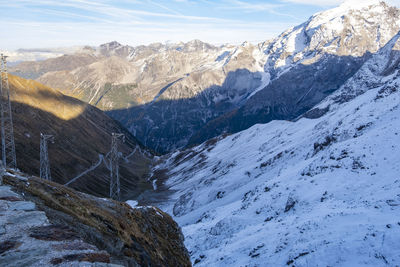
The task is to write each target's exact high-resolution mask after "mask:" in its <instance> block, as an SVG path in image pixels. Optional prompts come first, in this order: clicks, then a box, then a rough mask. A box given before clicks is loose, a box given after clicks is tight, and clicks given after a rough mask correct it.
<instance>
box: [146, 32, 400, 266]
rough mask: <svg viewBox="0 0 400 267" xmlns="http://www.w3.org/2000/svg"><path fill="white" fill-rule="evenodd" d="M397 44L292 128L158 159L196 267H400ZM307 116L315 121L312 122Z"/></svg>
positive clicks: (273, 128) (257, 130)
mask: <svg viewBox="0 0 400 267" xmlns="http://www.w3.org/2000/svg"><path fill="white" fill-rule="evenodd" d="M399 62H400V40H399V35H396V36H395V37H394V38H393V39H392V40H391V41H390V42H389V43H388V44H387V45H386V46H385V47H384V48H382V49H381V50H380V51H379V52H378V53H376V54H375V55H373V56H372V57H371V58H370V59H369V60H368V61H367V62H366V63H365V64H364V65H363V66H362V67H361V68H360V70H359V71H358V72H357V73H356V74H355V75H354V77H353V78H351V79H350V80H349V81H348V82H346V83H345V84H344V85H343V86H342V87H341V88H340V89H339V90H338V91H336V92H335V93H334V94H333V95H331V96H329V97H328V98H327V99H325V100H324V101H323V102H322V103H320V104H319V105H318V106H316V107H315V108H314V109H313V110H312V111H310V112H309V113H308V114H307V115H305V117H303V118H300V119H299V120H297V121H296V122H288V121H272V122H270V123H268V124H264V125H255V126H253V127H251V128H250V129H248V130H245V131H242V132H240V133H237V134H234V135H231V136H226V137H220V138H216V139H213V140H209V141H207V142H206V143H204V144H202V145H200V146H198V147H194V148H192V149H189V150H186V151H182V152H176V153H174V154H172V155H169V157H165V158H164V159H165V160H164V162H162V163H160V164H159V165H158V166H157V167H156V168H155V175H154V176H153V179H160V178H161V177H162V176H161V174H162V173H163V172H166V176H167V177H170V178H169V179H168V180H166V182H165V183H164V184H163V185H162V184H161V182H160V180H159V182H158V192H159V193H162V194H165V193H166V191H165V190H169V191H167V192H170V194H171V195H170V197H169V199H168V200H167V201H165V202H163V203H162V204H163V205H162V208H163V209H164V210H165V211H167V212H169V213H171V214H173V215H174V216H175V220H176V221H178V223H179V224H180V225H181V226H182V227H183V232H184V235H185V238H186V246H187V247H188V249H189V251H190V253H191V258H192V262H193V263H194V264H195V265H196V266H286V265H291V266H294V265H295V266H398V265H399V264H400V253H399V251H400V242H399V240H400V216H399V214H400V193H399V192H400V190H399V189H400V165H399V164H398V160H399V158H400V92H399V86H400V72H399V70H400V66H399ZM306 117H310V118H311V117H312V118H314V119H308V118H306Z"/></svg>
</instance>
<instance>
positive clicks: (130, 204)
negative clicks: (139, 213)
mask: <svg viewBox="0 0 400 267" xmlns="http://www.w3.org/2000/svg"><path fill="white" fill-rule="evenodd" d="M125 203H126V204H128V205H129V206H131V208H136V207H137V205H138V204H139V203H138V202H137V201H136V200H127V201H126V202H125Z"/></svg>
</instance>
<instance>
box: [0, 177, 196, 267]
mask: <svg viewBox="0 0 400 267" xmlns="http://www.w3.org/2000/svg"><path fill="white" fill-rule="evenodd" d="M3 178H4V184H5V185H6V186H1V187H0V213H1V215H2V216H0V218H1V219H0V260H1V262H2V263H7V266H21V265H30V264H36V265H37V266H39V265H40V264H41V265H42V266H43V265H46V266H47V265H58V264H61V265H60V266H67V265H66V264H72V263H74V262H75V263H79V262H92V263H96V265H93V266H111V265H108V264H109V263H113V264H119V265H122V266H191V263H190V260H189V256H188V252H187V251H186V248H185V247H184V245H183V235H182V233H181V230H180V228H179V227H178V225H177V224H176V223H175V222H174V221H173V219H172V218H171V217H170V216H169V215H168V214H166V213H164V212H162V211H161V210H159V209H157V208H155V207H137V208H131V207H130V206H129V205H127V204H125V203H121V202H116V201H113V200H110V199H102V198H96V197H93V196H91V195H87V194H84V193H80V192H77V191H75V190H73V189H71V188H68V187H64V186H61V185H59V184H57V183H54V182H49V181H45V180H42V179H39V178H35V177H29V178H28V177H26V175H24V174H22V173H7V174H6V175H5V176H4V177H3ZM10 189H12V190H13V191H15V193H14V192H12V191H10ZM98 263H101V264H98ZM36 265H34V266H36ZM68 266H69V265H68ZM85 266H86V265H85Z"/></svg>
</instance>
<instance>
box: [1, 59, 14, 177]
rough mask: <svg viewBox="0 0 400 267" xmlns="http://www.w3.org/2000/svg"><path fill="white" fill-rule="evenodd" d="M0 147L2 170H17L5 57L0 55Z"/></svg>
mask: <svg viewBox="0 0 400 267" xmlns="http://www.w3.org/2000/svg"><path fill="white" fill-rule="evenodd" d="M0 57H1V83H0V98H1V99H0V102H1V103H0V104H1V105H0V106H1V108H0V109H1V111H0V112H1V146H2V151H1V152H2V153H1V154H2V161H3V167H4V168H11V169H17V157H16V154H15V142H14V128H13V120H12V111H11V101H10V87H9V84H8V72H7V56H5V55H3V54H1V55H0Z"/></svg>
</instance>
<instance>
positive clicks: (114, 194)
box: [110, 133, 125, 201]
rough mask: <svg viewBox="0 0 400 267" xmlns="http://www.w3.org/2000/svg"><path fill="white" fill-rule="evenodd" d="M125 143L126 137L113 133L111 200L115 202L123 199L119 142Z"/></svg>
mask: <svg viewBox="0 0 400 267" xmlns="http://www.w3.org/2000/svg"><path fill="white" fill-rule="evenodd" d="M120 139H122V141H123V142H124V141H125V135H124V134H120V133H112V136H111V153H110V198H112V199H115V200H118V201H119V200H120V199H121V186H120V181H119V158H120V154H119V152H118V140H120Z"/></svg>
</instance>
